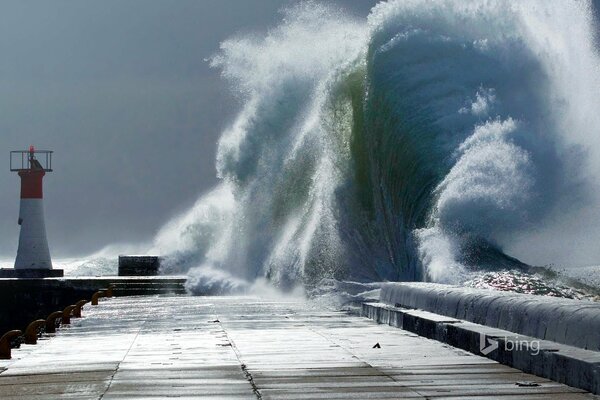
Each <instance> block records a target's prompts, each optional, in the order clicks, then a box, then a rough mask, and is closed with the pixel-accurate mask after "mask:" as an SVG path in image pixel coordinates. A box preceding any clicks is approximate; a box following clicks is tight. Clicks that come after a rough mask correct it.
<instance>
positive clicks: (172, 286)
mask: <svg viewBox="0 0 600 400" xmlns="http://www.w3.org/2000/svg"><path fill="white" fill-rule="evenodd" d="M184 283H185V278H184V277H179V276H173V277H166V276H157V277H119V276H106V277H71V278H45V279H10V278H8V279H0V335H2V333H3V332H6V331H8V330H11V329H21V330H23V329H24V328H25V327H26V326H27V324H28V323H29V322H31V321H33V320H35V319H39V318H46V317H47V316H48V314H50V313H51V312H54V311H57V310H62V309H64V308H65V307H66V306H68V305H71V304H74V303H76V302H77V301H79V300H81V299H89V298H90V297H91V296H92V294H93V293H94V292H96V291H97V290H100V289H106V288H108V287H109V286H113V287H114V288H115V289H114V290H115V294H116V295H119V296H127V295H139V294H162V293H185V290H184V288H183V285H184Z"/></svg>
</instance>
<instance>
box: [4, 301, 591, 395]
mask: <svg viewBox="0 0 600 400" xmlns="http://www.w3.org/2000/svg"><path fill="white" fill-rule="evenodd" d="M376 343H379V344H380V346H381V347H380V348H373V346H374V345H375V344H376ZM2 369H5V370H4V371H3V372H2V373H0V399H6V400H9V399H105V400H109V399H154V398H181V399H183V398H190V399H191V398H195V399H198V398H199V399H210V398H213V399H257V398H258V399H261V398H262V399H325V398H326V399H398V398H407V399H424V398H435V399H464V398H465V397H467V398H468V399H490V398H499V399H507V400H508V399H511V400H512V399H515V400H516V399H540V400H541V399H561V400H562V399H565V400H568V399H593V398H596V397H594V396H592V395H589V394H585V393H583V392H582V391H581V390H578V389H574V388H571V387H568V386H564V385H561V384H558V383H554V382H551V381H548V380H545V379H543V378H538V377H535V376H532V375H527V374H524V373H521V372H519V371H517V370H514V369H511V368H509V367H506V366H502V365H500V364H498V363H496V362H494V361H491V360H488V359H486V358H482V357H478V356H474V355H472V354H470V353H467V352H465V351H462V350H458V349H455V348H452V347H449V346H447V345H444V344H442V343H439V342H436V341H432V340H429V339H425V338H422V337H419V336H416V335H414V334H412V333H409V332H406V331H403V330H400V329H396V328H392V327H389V326H385V325H378V324H376V323H375V322H373V321H371V320H368V319H366V318H361V317H353V316H348V315H346V314H344V313H340V312H334V311H327V310H322V309H318V308H316V307H314V306H311V305H310V304H306V303H303V302H294V301H283V300H277V301H275V300H260V299H257V298H250V297H186V296H173V297H158V296H146V297H141V296H140V297H123V298H112V299H103V300H102V301H101V303H100V305H99V306H97V307H91V306H89V305H87V306H86V307H85V308H84V318H83V319H79V320H77V319H75V320H73V324H72V325H71V326H69V327H66V328H62V329H60V330H59V332H58V333H57V334H56V335H55V336H54V337H52V338H49V339H45V340H40V341H39V344H38V345H37V346H28V345H23V346H22V348H21V349H18V350H13V359H12V360H10V361H0V370H2Z"/></svg>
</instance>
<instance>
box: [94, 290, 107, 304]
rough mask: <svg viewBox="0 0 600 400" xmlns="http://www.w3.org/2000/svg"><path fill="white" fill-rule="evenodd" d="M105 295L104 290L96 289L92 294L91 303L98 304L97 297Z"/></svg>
mask: <svg viewBox="0 0 600 400" xmlns="http://www.w3.org/2000/svg"><path fill="white" fill-rule="evenodd" d="M104 296H106V293H104V290H98V291H97V292H96V293H94V294H93V295H92V305H93V306H97V305H98V299H99V298H100V297H104Z"/></svg>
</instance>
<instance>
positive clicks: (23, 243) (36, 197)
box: [0, 146, 63, 278]
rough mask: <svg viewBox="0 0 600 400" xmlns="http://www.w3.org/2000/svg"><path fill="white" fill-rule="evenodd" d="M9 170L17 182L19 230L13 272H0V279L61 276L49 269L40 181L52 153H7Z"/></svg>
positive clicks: (31, 149) (41, 183)
mask: <svg viewBox="0 0 600 400" xmlns="http://www.w3.org/2000/svg"><path fill="white" fill-rule="evenodd" d="M10 170H11V171H13V172H17V173H18V175H19V177H20V178H21V203H20V209H19V219H18V223H19V225H20V227H21V232H20V235H19V248H18V250H17V258H16V260H15V268H14V270H11V269H3V270H2V271H1V272H0V276H5V277H6V276H11V277H22V278H44V277H51V276H62V275H63V271H62V270H55V269H52V260H51V258H50V249H49V247H48V239H47V237H46V222H45V220H44V190H43V179H44V176H45V175H46V173H47V172H52V151H48V150H36V149H35V148H34V147H33V146H31V147H30V148H29V150H25V151H11V154H10Z"/></svg>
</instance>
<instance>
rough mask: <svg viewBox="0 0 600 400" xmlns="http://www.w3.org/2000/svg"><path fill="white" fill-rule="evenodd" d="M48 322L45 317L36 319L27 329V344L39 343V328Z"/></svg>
mask: <svg viewBox="0 0 600 400" xmlns="http://www.w3.org/2000/svg"><path fill="white" fill-rule="evenodd" d="M45 323H46V320H45V319H36V320H35V321H33V322H32V323H30V324H29V325H28V326H27V329H25V344H37V338H38V330H39V329H40V327H41V326H42V325H44V324H45Z"/></svg>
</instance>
